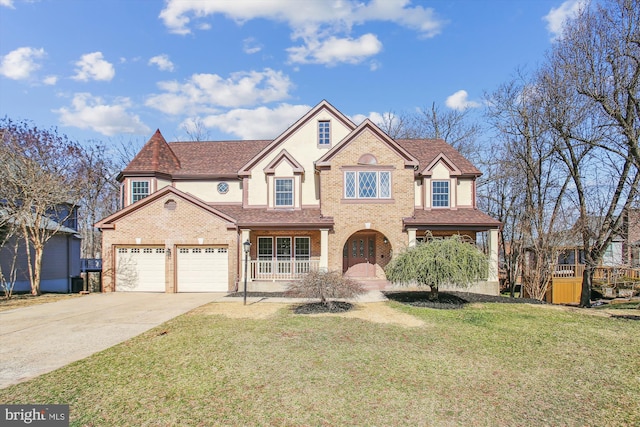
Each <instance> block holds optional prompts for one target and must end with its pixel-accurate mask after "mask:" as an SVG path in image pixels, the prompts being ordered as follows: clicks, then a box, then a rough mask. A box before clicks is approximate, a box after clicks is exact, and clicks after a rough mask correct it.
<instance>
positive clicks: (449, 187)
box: [430, 179, 452, 209]
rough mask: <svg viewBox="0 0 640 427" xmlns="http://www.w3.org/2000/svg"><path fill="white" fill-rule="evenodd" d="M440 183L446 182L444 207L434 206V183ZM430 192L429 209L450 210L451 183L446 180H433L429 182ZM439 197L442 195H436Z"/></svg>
mask: <svg viewBox="0 0 640 427" xmlns="http://www.w3.org/2000/svg"><path fill="white" fill-rule="evenodd" d="M440 182H446V183H447V205H446V206H436V205H435V204H434V198H435V196H436V194H435V193H434V191H433V187H434V184H435V183H440ZM430 187H431V188H430V190H431V207H432V208H433V209H449V208H451V187H452V186H451V181H450V180H448V179H433V180H431V185H430ZM438 194H439V195H440V194H442V193H438Z"/></svg>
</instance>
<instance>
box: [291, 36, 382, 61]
mask: <svg viewBox="0 0 640 427" xmlns="http://www.w3.org/2000/svg"><path fill="white" fill-rule="evenodd" d="M381 50H382V43H380V40H378V38H377V37H376V36H375V35H374V34H365V35H363V36H361V37H360V38H358V39H351V38H336V37H329V38H328V39H325V40H322V41H320V40H313V41H308V42H307V44H306V45H305V46H298V47H291V48H289V49H287V51H288V52H289V60H290V61H291V62H294V63H301V64H309V63H311V64H325V65H329V66H332V65H336V64H338V63H341V62H345V63H349V64H358V63H360V62H362V61H364V60H365V59H367V58H368V57H370V56H373V55H377V54H378V53H379V52H380V51H381Z"/></svg>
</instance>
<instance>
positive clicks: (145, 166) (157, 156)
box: [118, 129, 180, 178]
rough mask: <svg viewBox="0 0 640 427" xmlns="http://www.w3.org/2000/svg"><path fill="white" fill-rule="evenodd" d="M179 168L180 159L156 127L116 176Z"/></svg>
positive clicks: (167, 171)
mask: <svg viewBox="0 0 640 427" xmlns="http://www.w3.org/2000/svg"><path fill="white" fill-rule="evenodd" d="M179 169H180V160H178V157H177V156H176V155H175V153H174V152H173V151H172V150H171V148H170V147H169V144H167V141H166V140H165V139H164V137H163V136H162V134H161V133H160V129H157V130H156V132H155V133H154V134H153V136H152V137H151V139H149V141H147V143H146V144H144V146H143V147H142V149H141V150H140V152H139V153H138V154H137V155H136V156H135V157H134V158H133V160H131V162H130V163H129V164H128V165H127V167H126V168H124V170H123V171H122V173H120V175H119V176H118V178H121V176H122V175H125V174H128V173H131V174H134V173H149V172H153V173H171V172H174V171H176V170H179Z"/></svg>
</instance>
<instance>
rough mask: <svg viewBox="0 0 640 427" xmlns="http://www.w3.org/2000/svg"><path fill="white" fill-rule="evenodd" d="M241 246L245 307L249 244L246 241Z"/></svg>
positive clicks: (245, 303) (245, 301)
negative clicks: (242, 251) (242, 250)
mask: <svg viewBox="0 0 640 427" xmlns="http://www.w3.org/2000/svg"><path fill="white" fill-rule="evenodd" d="M242 246H243V247H244V305H247V267H248V266H249V250H250V249H251V242H250V241H249V240H248V239H247V241H246V242H244V243H243V244H242Z"/></svg>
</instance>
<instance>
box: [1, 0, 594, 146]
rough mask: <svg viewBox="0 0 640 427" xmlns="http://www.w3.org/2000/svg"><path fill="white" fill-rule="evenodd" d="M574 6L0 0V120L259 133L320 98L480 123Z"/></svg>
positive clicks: (103, 129)
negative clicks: (437, 109)
mask: <svg viewBox="0 0 640 427" xmlns="http://www.w3.org/2000/svg"><path fill="white" fill-rule="evenodd" d="M581 1H582V0H567V1H563V0H513V1H509V0H486V1H481V0H451V1H444V0H439V1H417V0H413V1H411V0H353V1H352V0H326V1H325V0H167V1H161V0H157V1H156V0H0V116H8V117H10V118H12V119H14V120H21V119H28V120H32V121H33V122H34V123H35V124H36V125H38V126H39V127H44V128H48V127H51V126H57V127H58V129H59V131H60V132H62V133H64V134H66V135H67V136H69V137H70V138H72V139H75V140H78V141H80V142H82V141H84V140H90V139H94V140H95V139H99V140H104V141H108V140H111V139H115V138H123V137H125V138H141V139H142V140H144V141H146V140H147V139H148V138H149V137H150V136H151V134H152V133H153V132H154V131H155V129H156V128H159V129H160V130H161V131H162V133H163V135H164V136H165V138H167V139H168V140H176V139H184V138H186V135H187V134H186V131H185V128H186V127H187V126H189V124H190V123H192V121H193V120H194V119H197V120H198V121H199V122H200V123H201V124H202V125H204V126H206V128H207V131H208V135H209V136H210V138H211V139H262V138H272V137H275V136H277V135H278V134H279V133H280V132H282V131H284V130H285V129H286V128H287V127H288V126H289V125H291V124H292V123H293V122H294V121H295V120H296V119H298V118H300V117H301V116H302V115H303V114H304V113H305V112H306V111H307V110H308V109H309V108H310V107H312V106H314V105H316V104H317V103H318V102H320V101H321V100H323V99H326V100H327V101H329V102H330V103H331V104H333V105H334V106H335V107H336V108H338V109H339V110H340V111H342V112H343V113H344V114H346V115H348V116H349V117H351V118H352V119H354V120H355V121H356V122H357V121H360V120H362V119H363V118H364V117H370V118H372V119H373V120H374V121H377V120H379V118H380V117H381V115H382V114H385V113H387V112H390V111H394V112H401V111H407V112H411V111H413V110H415V109H416V108H423V107H426V106H430V105H431V104H432V103H433V102H435V103H436V104H438V105H440V106H441V107H442V108H454V109H465V108H470V109H473V110H474V111H478V112H480V111H481V106H482V96H483V94H484V93H485V92H491V91H493V90H495V89H496V88H497V87H498V85H500V84H501V83H503V82H505V81H506V80H508V79H509V78H510V77H511V76H513V74H514V73H515V70H516V69H517V68H518V67H520V68H533V67H535V66H536V65H538V64H539V63H540V61H542V60H543V58H544V55H545V52H546V51H547V50H548V49H549V47H550V46H551V44H552V43H553V39H554V37H557V35H558V32H559V31H560V29H561V25H562V22H563V20H564V19H565V18H566V17H567V16H570V15H571V14H572V13H575V10H576V9H577V7H578V6H579V4H580V2H581Z"/></svg>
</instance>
